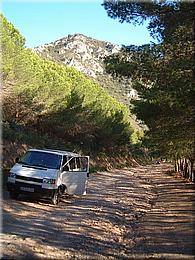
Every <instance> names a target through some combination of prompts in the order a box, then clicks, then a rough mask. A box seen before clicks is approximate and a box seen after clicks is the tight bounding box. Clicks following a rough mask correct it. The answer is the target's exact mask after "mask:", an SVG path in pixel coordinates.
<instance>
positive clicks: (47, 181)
mask: <svg viewBox="0 0 195 260" xmlns="http://www.w3.org/2000/svg"><path fill="white" fill-rule="evenodd" d="M43 183H46V184H56V180H55V179H47V178H44V179H43Z"/></svg>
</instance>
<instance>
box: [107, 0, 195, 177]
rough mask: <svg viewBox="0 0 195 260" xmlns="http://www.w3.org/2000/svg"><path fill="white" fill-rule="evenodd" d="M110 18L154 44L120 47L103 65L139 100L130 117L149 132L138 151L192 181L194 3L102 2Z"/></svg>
mask: <svg viewBox="0 0 195 260" xmlns="http://www.w3.org/2000/svg"><path fill="white" fill-rule="evenodd" d="M103 6H104V8H105V10H106V11H107V14H108V16H109V17H111V18H113V19H118V20H119V22H121V23H123V22H127V23H133V24H135V25H136V24H141V23H143V22H144V21H147V22H148V30H149V31H150V33H151V35H152V36H153V38H155V39H157V40H158V44H155V43H151V44H148V45H144V46H124V48H123V50H122V51H121V52H120V53H119V54H116V55H113V56H112V57H109V58H108V59H107V61H106V63H107V70H108V71H109V72H110V73H112V74H113V75H115V76H116V77H124V76H125V77H129V78H132V81H133V88H135V89H136V90H137V91H138V94H139V97H140V99H139V100H135V101H134V105H133V106H132V112H133V113H135V114H136V115H137V118H138V119H140V120H142V121H144V122H145V124H146V125H147V126H148V130H147V131H145V136H144V138H143V140H142V141H143V145H144V146H145V147H147V148H148V149H149V151H150V155H152V156H155V157H156V156H160V157H166V158H167V157H168V158H171V159H172V160H173V161H175V170H176V171H179V172H181V173H182V175H183V176H184V177H186V178H190V179H191V180H193V181H194V87H195V16H194V13H195V12H194V11H195V2H194V1H192V2H187V1H160V2H159V1H152V2H129V3H126V2H123V1H104V4H103Z"/></svg>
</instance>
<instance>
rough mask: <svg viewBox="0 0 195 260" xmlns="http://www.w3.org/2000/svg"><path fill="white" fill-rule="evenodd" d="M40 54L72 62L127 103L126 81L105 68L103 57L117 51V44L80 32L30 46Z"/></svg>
mask: <svg viewBox="0 0 195 260" xmlns="http://www.w3.org/2000/svg"><path fill="white" fill-rule="evenodd" d="M34 50H35V51H36V52H37V53H39V54H41V55H42V56H44V57H47V58H49V59H52V60H54V61H57V62H60V63H62V64H65V65H68V66H73V67H75V68H76V69H77V70H79V71H81V72H83V73H85V74H86V75H88V76H89V77H92V78H93V79H94V80H96V81H97V82H98V83H100V84H101V85H102V86H103V87H104V88H106V89H107V90H108V92H109V93H110V94H111V95H112V96H114V97H115V98H117V99H118V100H119V101H121V102H123V103H125V104H128V103H129V100H130V99H131V98H132V96H131V86H130V84H129V82H126V83H125V82H122V81H120V82H119V81H118V80H116V79H113V78H112V76H111V75H108V74H107V73H106V71H105V65H104V58H105V57H107V56H109V55H112V54H114V53H117V52H119V51H120V46H119V45H115V44H112V43H109V42H104V41H99V40H95V39H92V38H90V37H87V36H84V35H82V34H74V35H68V36H67V37H64V38H62V39H59V40H57V41H55V42H51V43H49V44H45V45H42V46H38V47H36V48H35V49H34Z"/></svg>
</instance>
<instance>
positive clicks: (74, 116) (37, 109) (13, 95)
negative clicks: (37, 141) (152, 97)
mask: <svg viewBox="0 0 195 260" xmlns="http://www.w3.org/2000/svg"><path fill="white" fill-rule="evenodd" d="M1 24H2V30H1V39H2V42H1V45H2V46H1V47H2V48H1V50H2V54H3V55H2V57H3V59H2V81H3V85H4V87H3V120H4V123H5V124H6V129H7V126H8V125H9V127H11V128H12V129H15V130H16V131H21V129H23V130H24V129H25V131H27V130H29V133H30V131H34V132H35V133H37V134H39V135H45V134H47V136H48V138H51V139H52V138H53V139H56V138H57V139H58V141H59V142H58V143H61V144H63V146H64V148H66V144H70V143H71V144H72V147H75V146H80V145H81V144H83V148H84V149H85V151H88V152H89V151H91V152H94V151H102V150H104V151H111V152H112V151H117V147H125V146H127V145H129V144H130V143H131V142H133V141H135V140H133V138H134V139H136V137H134V136H135V132H134V130H133V128H132V127H131V123H130V119H129V111H128V109H127V108H126V107H125V106H124V105H123V104H121V103H119V102H117V101H116V100H115V99H114V98H112V97H111V96H110V95H108V93H107V92H106V91H105V90H104V89H103V88H101V87H100V86H99V85H98V84H97V83H95V82H94V81H92V80H91V79H89V78H87V77H86V76H84V74H82V73H80V72H78V71H76V70H75V69H74V68H70V67H65V66H63V65H60V64H57V63H55V62H53V61H50V60H47V59H44V58H41V57H40V56H38V55H37V54H36V53H34V52H33V51H32V50H29V49H27V48H25V47H24V43H25V41H24V38H23V37H22V36H21V35H20V33H19V32H18V30H17V29H15V28H14V26H13V25H12V24H11V23H9V22H8V21H7V20H6V18H5V17H3V15H1ZM132 134H133V135H132ZM4 136H6V133H5V134H4ZM49 143H51V142H49Z"/></svg>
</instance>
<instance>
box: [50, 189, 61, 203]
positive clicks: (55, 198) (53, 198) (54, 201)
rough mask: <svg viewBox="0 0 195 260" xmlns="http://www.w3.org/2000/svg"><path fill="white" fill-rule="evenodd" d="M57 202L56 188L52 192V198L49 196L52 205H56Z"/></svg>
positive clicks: (57, 193)
mask: <svg viewBox="0 0 195 260" xmlns="http://www.w3.org/2000/svg"><path fill="white" fill-rule="evenodd" d="M58 202H59V192H58V190H56V191H55V192H54V194H53V196H52V198H51V203H52V204H53V205H57V204H58Z"/></svg>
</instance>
